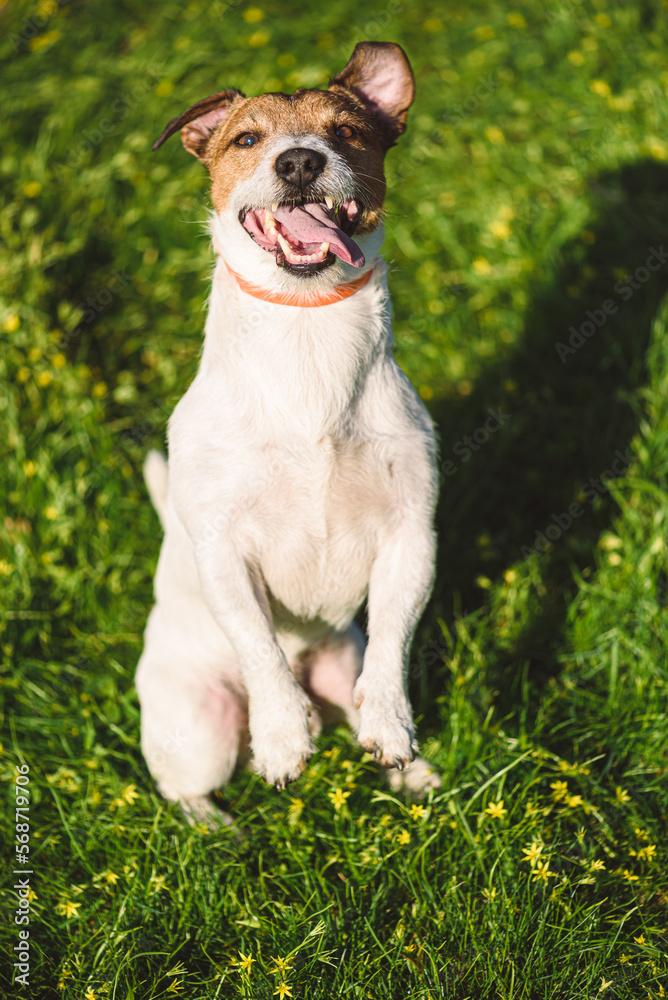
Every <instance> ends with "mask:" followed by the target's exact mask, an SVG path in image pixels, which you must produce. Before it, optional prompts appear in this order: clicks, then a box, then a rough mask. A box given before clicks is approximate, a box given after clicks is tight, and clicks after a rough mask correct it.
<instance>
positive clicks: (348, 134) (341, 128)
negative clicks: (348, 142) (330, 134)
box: [334, 125, 355, 139]
mask: <svg viewBox="0 0 668 1000" xmlns="http://www.w3.org/2000/svg"><path fill="white" fill-rule="evenodd" d="M334 133H335V135H338V137H339V138H340V139H351V138H352V137H353V136H354V135H355V129H354V128H353V127H352V125H337V126H336V128H335V129H334Z"/></svg>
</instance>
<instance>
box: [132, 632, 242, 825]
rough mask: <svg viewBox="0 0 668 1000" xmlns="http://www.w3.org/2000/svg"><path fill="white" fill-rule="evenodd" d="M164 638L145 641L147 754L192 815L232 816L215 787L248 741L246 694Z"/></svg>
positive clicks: (142, 687)
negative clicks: (215, 799)
mask: <svg viewBox="0 0 668 1000" xmlns="http://www.w3.org/2000/svg"><path fill="white" fill-rule="evenodd" d="M165 638H166V637H165V636H164V634H163V636H162V640H163V641H161V642H160V643H159V645H157V646H154V645H152V644H151V642H150V641H149V642H148V643H147V647H146V651H145V652H144V655H143V656H142V658H141V660H140V662H139V667H138V670H137V682H136V683H137V692H138V694H139V701H140V704H141V719H142V722H141V745H142V751H143V753H144V757H145V758H146V762H147V764H148V767H149V770H150V772H151V774H152V775H153V777H154V778H155V781H156V783H157V785H158V788H159V789H160V792H161V793H162V794H163V795H164V797H165V798H166V799H168V800H169V801H171V802H176V803H178V804H179V805H180V806H181V808H182V809H183V811H184V812H185V813H186V815H187V817H188V819H189V820H190V821H191V822H199V821H201V822H207V821H213V822H218V823H221V822H223V823H229V822H231V819H230V818H229V817H227V816H226V815H225V814H224V813H222V812H221V811H220V810H218V809H217V808H216V807H215V806H214V805H213V803H212V802H211V800H210V799H209V795H210V793H211V792H212V791H214V790H215V789H217V788H219V787H221V786H222V785H224V784H225V783H226V782H227V781H228V780H229V778H230V776H231V775H232V772H233V770H234V767H235V764H236V761H237V756H238V753H239V750H240V747H242V746H243V743H244V741H245V738H246V731H247V725H248V722H247V713H246V706H245V702H244V699H243V695H241V694H240V693H239V692H238V691H237V690H235V688H234V687H232V686H228V685H226V684H225V683H224V682H223V681H222V680H220V679H218V677H216V676H214V675H213V674H212V673H211V672H205V671H204V670H202V669H200V670H197V669H195V667H196V664H194V663H193V662H192V653H191V656H190V658H189V659H188V660H185V658H184V657H183V656H182V655H181V653H182V651H181V650H179V648H178V646H176V645H175V646H174V647H173V648H172V650H171V652H170V649H169V644H168V643H166V642H165V641H164V640H165ZM186 662H187V664H188V666H187V669H186V668H185V663H186Z"/></svg>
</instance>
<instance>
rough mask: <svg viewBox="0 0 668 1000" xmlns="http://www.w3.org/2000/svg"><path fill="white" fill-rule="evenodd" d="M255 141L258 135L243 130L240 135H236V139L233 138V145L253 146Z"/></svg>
mask: <svg viewBox="0 0 668 1000" xmlns="http://www.w3.org/2000/svg"><path fill="white" fill-rule="evenodd" d="M257 141H258V137H257V136H256V135H255V133H254V132H243V133H242V134H241V135H238V136H237V137H236V139H235V140H234V145H235V146H254V145H255V143H256V142H257Z"/></svg>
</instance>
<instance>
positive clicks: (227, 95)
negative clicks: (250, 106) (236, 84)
mask: <svg viewBox="0 0 668 1000" xmlns="http://www.w3.org/2000/svg"><path fill="white" fill-rule="evenodd" d="M243 96H244V95H243V94H242V93H241V91H240V90H221V91H220V93H218V94H212V95H211V97H205V98H204V100H202V101H198V102H197V104H193V106H192V107H191V108H188V110H187V111H184V112H183V114H182V115H179V117H178V118H172V120H171V122H169V123H168V125H167V127H166V128H165V131H164V132H163V133H162V135H161V136H160V138H159V139H158V140H156V142H154V144H153V149H154V150H155V149H157V148H158V147H159V146H162V144H163V142H165V141H166V140H167V139H169V137H170V135H174V133H175V132H178V131H179V129H181V141H182V142H183V145H184V146H185V148H186V149H187V150H188V152H189V153H192V155H193V156H196V157H197V159H198V160H201V162H202V163H203V164H204V165H205V166H206V162H207V161H206V147H207V144H208V142H209V139H210V138H211V134H212V132H213V131H214V129H215V128H216V127H217V126H218V125H220V123H221V122H222V121H223V120H224V119H225V117H226V115H227V113H228V111H229V109H230V106H231V105H232V103H233V102H234V101H235V100H237V98H240V97H243Z"/></svg>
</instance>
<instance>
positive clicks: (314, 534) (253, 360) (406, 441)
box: [137, 137, 437, 815]
mask: <svg viewBox="0 0 668 1000" xmlns="http://www.w3.org/2000/svg"><path fill="white" fill-rule="evenodd" d="M294 141H295V140H294V137H288V138H287V139H286V140H285V142H282V143H281V144H279V145H278V146H277V149H278V152H280V150H281V148H290V144H294ZM299 141H300V144H301V145H304V137H300V140H299ZM318 141H319V140H318V139H317V137H314V140H313V142H314V144H315V145H317V142H318ZM272 155H273V156H274V157H275V155H277V152H276V149H274V150H273V154H272ZM328 155H329V156H330V157H331V156H332V153H331V150H329V149H328ZM272 162H273V160H272ZM334 167H335V168H336V169H337V170H338V171H339V174H338V177H339V181H340V183H341V185H342V187H340V189H339V194H340V196H342V197H343V196H347V197H351V196H354V194H355V179H354V178H350V177H348V178H343V174H342V167H341V164H338V165H337V164H334ZM346 169H347V167H346ZM344 182H345V183H344ZM272 184H273V178H272V175H271V172H270V171H269V170H265V171H264V173H263V172H262V168H261V169H260V170H259V171H258V174H257V175H256V176H255V177H254V178H253V179H252V183H250V184H247V185H246V189H245V190H243V191H237V192H235V197H234V199H233V202H234V203H233V204H231V205H230V206H229V208H228V210H227V211H226V212H225V213H224V214H223V215H222V216H220V217H219V216H214V218H213V221H212V232H213V238H214V244H215V245H216V246H217V248H218V249H219V251H220V253H221V256H220V257H219V259H218V263H217V265H216V269H215V273H214V277H213V287H212V291H211V299H210V306H209V313H208V318H207V322H206V330H205V341H204V350H203V355H202V361H201V365H200V368H199V371H198V373H197V376H196V378H195V380H194V381H193V383H192V385H191V386H190V388H189V389H188V391H187V392H186V394H185V396H184V397H183V398H182V399H181V401H180V402H179V404H178V405H177V407H176V409H175V411H174V413H173V415H172V418H171V420H170V422H169V476H168V486H167V470H166V467H165V466H161V464H160V458H159V457H158V456H156V455H153V456H150V457H149V459H148V462H147V469H146V472H147V482H148V483H149V488H150V489H151V493H152V495H153V499H154V502H155V505H156V508H157V509H158V511H159V513H160V516H161V519H162V521H163V525H164V529H165V539H164V542H163V547H162V551H161V554H160V561H159V564H158V570H157V574H156V580H155V593H156V605H155V607H154V609H153V611H152V612H151V615H150V619H149V623H148V626H147V631H146V644H145V649H144V653H143V655H142V658H141V661H140V663H139V668H138V673H137V688H138V692H139V697H140V701H141V706H142V747H143V750H144V754H145V756H146V759H147V762H148V764H149V767H150V769H151V771H152V773H153V775H154V776H155V778H156V780H157V782H158V785H159V787H160V789H161V791H162V792H163V794H164V795H165V796H166V797H167V798H169V799H172V800H176V801H179V802H181V803H182V804H183V805H184V807H185V808H187V809H188V810H189V811H190V812H191V813H192V814H194V815H204V814H205V806H204V805H203V803H205V802H206V799H205V797H206V795H207V794H208V793H209V792H211V791H212V790H213V789H215V788H217V787H219V786H220V785H222V784H223V783H224V782H225V781H227V780H228V778H229V776H230V774H231V772H232V770H233V768H234V765H235V762H236V760H237V755H238V753H239V751H240V750H241V751H243V750H244V733H245V730H246V725H247V723H248V726H249V729H250V747H251V751H252V756H253V760H254V766H255V768H256V769H257V770H258V772H259V773H260V774H262V775H263V776H264V777H265V778H266V779H267V781H270V782H275V783H277V784H278V785H279V786H282V785H283V784H284V783H285V782H286V781H290V780H294V779H295V778H297V777H298V776H299V774H300V771H301V770H302V768H303V766H304V764H305V762H306V760H308V758H309V756H310V755H311V753H312V752H313V742H312V733H314V732H316V731H317V728H318V719H319V711H318V708H323V707H324V708H327V707H329V708H330V709H332V708H337V709H338V710H339V711H340V712H341V713H343V715H344V716H345V717H346V718H348V720H349V721H350V723H351V724H352V725H353V726H354V727H356V728H357V730H358V733H359V739H360V742H361V743H362V744H363V746H365V747H366V748H367V749H368V750H370V751H372V752H375V753H376V755H377V757H378V758H379V759H380V760H381V762H382V763H383V764H385V765H388V766H395V765H398V766H399V767H400V768H401V767H405V766H408V765H409V762H410V761H411V760H412V759H413V757H414V755H415V751H416V749H417V744H416V742H415V736H414V728H413V720H412V713H411V708H410V705H409V702H408V698H407V695H406V669H407V661H408V655H409V650H410V643H411V640H412V636H413V632H414V629H415V626H416V623H417V620H418V618H419V616H420V613H421V611H422V610H423V608H424V604H425V602H426V600H427V597H428V595H429V593H430V589H431V585H432V576H433V566H434V534H433V530H432V518H433V511H434V505H435V501H436V490H437V479H436V473H435V442H434V434H433V428H432V425H431V422H430V420H429V417H428V415H427V413H426V411H425V409H424V407H423V406H422V404H421V402H420V400H419V399H418V397H417V396H416V394H415V392H414V390H413V389H412V387H411V386H410V384H409V382H408V380H407V379H406V378H405V376H404V375H403V374H402V372H401V371H400V369H399V368H398V367H397V365H396V364H395V362H394V360H393V358H392V353H391V348H392V331H391V313H390V303H389V298H388V293H387V285H386V274H385V267H384V265H383V264H382V262H380V261H377V254H378V249H379V247H380V244H381V241H382V231H381V230H378V231H376V232H375V233H373V234H371V235H370V236H367V237H366V238H364V239H362V240H360V241H359V242H360V246H361V247H362V249H363V251H364V253H365V255H366V260H367V263H366V266H365V269H366V270H369V269H372V268H373V275H372V277H371V280H370V281H369V282H368V283H367V284H366V285H365V286H364V287H363V288H362V289H361V290H359V291H358V292H356V293H355V294H354V295H352V296H351V297H349V298H347V299H345V300H344V301H341V302H337V303H335V304H332V305H326V306H320V307H317V308H297V307H294V306H280V305H275V304H270V303H267V302H265V301H261V300H258V299H256V298H254V297H251V296H250V295H248V294H246V293H245V292H242V291H241V290H240V288H239V286H238V285H237V283H236V281H235V280H234V278H232V277H231V276H230V274H229V272H228V270H227V268H226V266H225V263H224V261H225V260H227V261H228V262H229V264H230V266H231V267H233V268H234V270H235V271H236V272H237V273H240V274H242V275H243V276H244V277H245V278H247V279H248V280H250V281H252V282H253V283H254V284H257V285H261V286H262V287H264V288H268V289H276V290H285V289H289V290H300V291H304V290H305V289H306V288H308V289H309V290H314V289H322V288H326V287H328V286H332V285H335V284H338V283H340V282H342V281H347V280H350V279H351V278H354V277H357V276H358V275H359V273H360V271H359V270H358V269H355V268H353V267H351V266H350V265H347V264H345V263H343V262H341V261H339V260H337V262H336V264H335V265H333V266H332V267H331V268H329V269H327V271H325V272H324V274H321V275H319V276H318V277H317V278H309V279H306V280H305V279H303V278H300V277H297V276H294V275H291V274H289V273H287V272H284V271H283V270H282V269H280V268H277V267H276V264H275V262H274V259H273V257H272V256H271V255H270V254H268V253H267V252H266V251H264V250H263V249H262V248H260V247H258V246H257V245H256V244H254V243H253V241H252V240H251V239H250V238H249V236H248V234H247V233H246V232H245V231H244V230H243V229H242V227H241V226H240V224H239V221H238V211H239V207H240V206H241V205H243V204H248V203H249V202H248V200H246V199H249V198H250V197H251V196H252V198H253V199H254V200H255V203H256V204H270V203H271V201H272V200H273V197H274V192H273V188H272ZM345 184H348V185H349V186H348V188H347V189H346V188H345ZM367 593H368V610H369V641H368V645H367V648H366V652H365V653H364V652H363V640H362V639H361V636H360V634H359V631H358V630H357V628H356V626H355V625H354V624H353V618H354V615H355V613H356V612H357V610H358V609H359V607H360V605H361V604H362V602H363V601H364V599H365V597H366V596H367ZM411 773H412V779H411ZM429 783H433V778H431V777H429V775H428V773H427V771H426V767H425V765H424V762H420V761H417V762H416V763H415V765H413V769H412V772H410V771H409V777H408V781H407V784H409V785H411V784H412V785H416V784H417V785H419V784H429Z"/></svg>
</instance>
